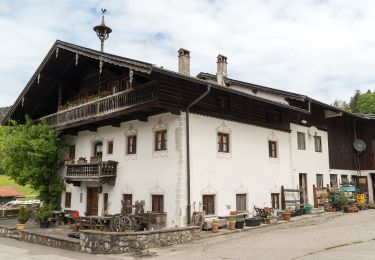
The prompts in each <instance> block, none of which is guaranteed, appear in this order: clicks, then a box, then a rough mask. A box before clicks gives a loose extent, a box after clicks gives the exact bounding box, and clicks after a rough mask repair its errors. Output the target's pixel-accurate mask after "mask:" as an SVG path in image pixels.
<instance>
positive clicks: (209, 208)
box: [203, 195, 215, 215]
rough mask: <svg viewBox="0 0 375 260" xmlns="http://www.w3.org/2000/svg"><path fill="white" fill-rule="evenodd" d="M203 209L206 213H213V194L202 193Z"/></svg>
mask: <svg viewBox="0 0 375 260" xmlns="http://www.w3.org/2000/svg"><path fill="white" fill-rule="evenodd" d="M203 211H204V212H205V214H206V215H215V195H203Z"/></svg>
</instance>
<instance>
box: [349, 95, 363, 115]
mask: <svg viewBox="0 0 375 260" xmlns="http://www.w3.org/2000/svg"><path fill="white" fill-rule="evenodd" d="M360 95H361V91H360V90H359V89H357V90H356V91H355V92H354V95H353V96H352V97H351V98H350V102H349V106H350V111H352V113H358V108H357V102H358V98H359V96H360Z"/></svg>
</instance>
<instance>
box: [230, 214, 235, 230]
mask: <svg viewBox="0 0 375 260" xmlns="http://www.w3.org/2000/svg"><path fill="white" fill-rule="evenodd" d="M228 229H229V230H234V229H236V218H234V217H230V218H228Z"/></svg>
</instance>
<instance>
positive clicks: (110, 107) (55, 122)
mask: <svg viewBox="0 0 375 260" xmlns="http://www.w3.org/2000/svg"><path fill="white" fill-rule="evenodd" d="M156 99H157V82H156V81H151V82H148V83H145V84H143V85H140V86H137V87H135V88H132V89H127V90H125V91H122V92H119V93H116V94H114V95H110V96H107V97H104V98H100V99H97V100H94V101H90V102H87V103H85V104H82V105H78V106H75V107H72V108H68V109H65V110H62V111H58V112H57V113H54V114H51V115H48V116H45V117H42V118H40V119H39V120H46V121H47V123H48V124H49V125H50V126H51V127H52V128H55V129H62V128H65V127H66V126H67V125H72V126H74V125H79V124H81V123H84V122H85V121H89V120H91V121H93V120H94V121H95V120H100V119H101V118H103V119H104V118H106V117H108V116H111V115H115V114H118V113H119V112H120V113H121V112H123V111H125V110H127V109H130V108H132V107H135V106H137V105H142V104H146V103H148V102H151V101H154V100H156Z"/></svg>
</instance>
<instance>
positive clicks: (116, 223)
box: [111, 215, 121, 232]
mask: <svg viewBox="0 0 375 260" xmlns="http://www.w3.org/2000/svg"><path fill="white" fill-rule="evenodd" d="M120 217H121V215H114V216H113V219H112V221H111V230H112V231H115V232H119V231H120V230H119V227H120V225H119V223H120Z"/></svg>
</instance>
